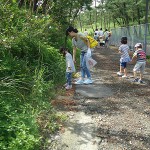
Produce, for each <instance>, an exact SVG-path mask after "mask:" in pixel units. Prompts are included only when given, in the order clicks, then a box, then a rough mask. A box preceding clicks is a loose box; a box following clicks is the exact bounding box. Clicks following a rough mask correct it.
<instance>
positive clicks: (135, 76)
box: [133, 71, 137, 79]
mask: <svg viewBox="0 0 150 150" xmlns="http://www.w3.org/2000/svg"><path fill="white" fill-rule="evenodd" d="M133 75H134V78H135V79H136V78H137V74H136V71H134V72H133Z"/></svg>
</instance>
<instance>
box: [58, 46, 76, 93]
mask: <svg viewBox="0 0 150 150" xmlns="http://www.w3.org/2000/svg"><path fill="white" fill-rule="evenodd" d="M60 53H61V54H63V56H64V57H65V58H66V81H67V82H66V84H65V85H64V86H65V88H66V90H69V89H71V88H72V73H73V72H75V66H74V62H73V59H72V55H71V54H70V53H69V52H68V49H66V48H61V49H60Z"/></svg>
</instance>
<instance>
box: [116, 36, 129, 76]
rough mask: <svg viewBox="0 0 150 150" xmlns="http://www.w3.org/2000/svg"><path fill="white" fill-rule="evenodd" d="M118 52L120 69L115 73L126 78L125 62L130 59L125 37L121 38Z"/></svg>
mask: <svg viewBox="0 0 150 150" xmlns="http://www.w3.org/2000/svg"><path fill="white" fill-rule="evenodd" d="M119 53H120V54H121V58H120V71H119V72H117V75H118V76H122V78H127V63H128V62H130V60H131V59H130V56H129V46H128V45H127V37H122V38H121V45H120V47H119ZM123 74H124V75H123Z"/></svg>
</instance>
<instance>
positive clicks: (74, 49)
mask: <svg viewBox="0 0 150 150" xmlns="http://www.w3.org/2000/svg"><path fill="white" fill-rule="evenodd" d="M76 51H77V48H76V47H73V61H74V63H76Z"/></svg>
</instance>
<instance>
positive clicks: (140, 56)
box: [132, 43, 146, 83]
mask: <svg viewBox="0 0 150 150" xmlns="http://www.w3.org/2000/svg"><path fill="white" fill-rule="evenodd" d="M134 47H135V49H136V51H135V52H134V54H133V57H132V62H134V61H136V64H135V66H134V68H133V75H134V80H133V82H139V83H143V81H142V78H143V73H144V70H145V65H146V53H145V52H144V50H143V49H142V44H141V43H137V44H135V46H134ZM137 71H140V78H137Z"/></svg>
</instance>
